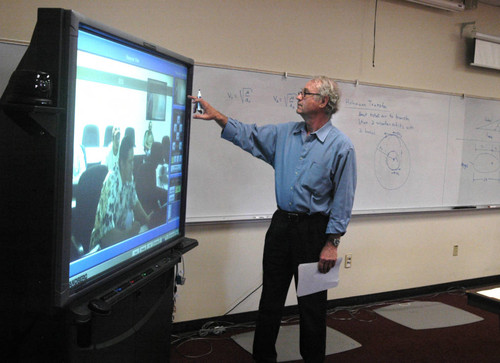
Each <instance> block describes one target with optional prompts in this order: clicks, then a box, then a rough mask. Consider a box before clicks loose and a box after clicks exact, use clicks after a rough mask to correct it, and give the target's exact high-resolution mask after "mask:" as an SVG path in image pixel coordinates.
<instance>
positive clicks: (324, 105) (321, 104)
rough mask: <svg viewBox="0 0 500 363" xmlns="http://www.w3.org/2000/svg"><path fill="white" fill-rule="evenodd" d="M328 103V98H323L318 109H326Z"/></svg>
mask: <svg viewBox="0 0 500 363" xmlns="http://www.w3.org/2000/svg"><path fill="white" fill-rule="evenodd" d="M328 101H330V97H328V96H324V97H323V100H322V101H321V102H320V104H319V107H321V108H326V106H327V105H328Z"/></svg>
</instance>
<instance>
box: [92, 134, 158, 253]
mask: <svg viewBox="0 0 500 363" xmlns="http://www.w3.org/2000/svg"><path fill="white" fill-rule="evenodd" d="M133 170H134V143H133V141H132V139H131V138H130V137H128V136H127V137H124V138H123V140H122V142H121V145H120V149H119V154H118V168H116V169H113V170H111V171H110V172H108V174H107V176H106V179H105V180H104V183H103V186H102V190H101V196H100V199H99V204H98V205H97V212H96V216H95V223H94V229H93V230H92V235H91V237H90V248H91V249H93V248H94V247H96V246H97V245H100V247H101V248H106V247H109V246H111V245H113V244H115V243H117V242H120V241H123V240H125V239H127V238H130V237H133V236H135V235H137V234H138V233H139V230H140V227H141V225H143V224H148V222H149V220H150V215H148V214H146V212H145V211H144V209H143V208H142V205H141V202H140V201H139V199H138V198H137V192H136V190H135V185H134V177H133Z"/></svg>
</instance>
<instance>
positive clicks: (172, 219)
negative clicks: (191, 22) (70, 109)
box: [68, 23, 192, 291]
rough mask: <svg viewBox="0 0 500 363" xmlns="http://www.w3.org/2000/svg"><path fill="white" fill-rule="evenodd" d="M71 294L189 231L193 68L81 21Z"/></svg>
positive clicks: (73, 190)
mask: <svg viewBox="0 0 500 363" xmlns="http://www.w3.org/2000/svg"><path fill="white" fill-rule="evenodd" d="M77 39H78V41H77V52H76V81H75V93H74V94H75V99H74V126H73V140H72V151H73V161H72V200H71V211H72V213H71V258H70V261H69V275H68V283H69V289H70V291H78V290H79V289H81V288H83V287H85V286H87V285H88V284H90V283H92V281H94V280H96V279H99V278H100V277H102V276H103V275H105V274H108V273H109V272H110V271H113V270H114V269H117V268H119V267H120V266H123V265H124V264H127V263H129V262H130V261H134V260H138V259H140V258H141V256H143V255H146V254H148V253H151V251H154V250H155V249H159V248H161V247H162V246H165V245H167V244H169V243H171V242H172V241H174V240H176V239H177V238H178V237H179V236H181V235H182V234H183V231H182V228H183V223H184V215H183V213H184V208H185V206H184V205H183V203H182V197H181V196H182V195H183V193H184V194H185V190H183V188H185V178H183V173H185V171H186V170H187V169H186V167H185V162H187V161H186V160H184V159H183V158H184V156H185V155H186V154H185V150H186V147H187V145H186V142H187V141H186V140H187V138H186V135H185V133H186V129H187V127H188V125H187V124H186V119H187V117H186V112H189V110H186V95H187V92H190V81H191V79H190V72H191V71H192V70H191V69H190V65H189V64H186V63H184V62H181V61H178V60H176V59H171V58H169V57H165V56H162V55H161V54H160V53H158V52H156V51H150V50H149V49H148V48H147V47H140V46H137V45H136V44H134V43H132V42H128V41H126V40H124V39H122V38H120V37H117V36H115V35H113V34H110V33H108V32H105V31H101V30H99V29H96V28H94V27H91V26H88V25H86V24H83V23H80V24H79V29H78V38H77Z"/></svg>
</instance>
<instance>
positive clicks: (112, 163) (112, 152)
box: [101, 127, 120, 171]
mask: <svg viewBox="0 0 500 363" xmlns="http://www.w3.org/2000/svg"><path fill="white" fill-rule="evenodd" d="M111 141H112V142H111V145H110V146H109V151H108V153H107V155H106V158H105V159H104V160H103V161H102V163H101V164H103V165H106V166H107V167H108V170H109V171H111V170H114V169H115V168H118V148H119V147H120V128H119V127H113V133H112V140H111Z"/></svg>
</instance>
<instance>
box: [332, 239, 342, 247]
mask: <svg viewBox="0 0 500 363" xmlns="http://www.w3.org/2000/svg"><path fill="white" fill-rule="evenodd" d="M331 242H332V245H334V246H335V247H338V246H339V244H340V238H334V239H333V240H332V241H331Z"/></svg>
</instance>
